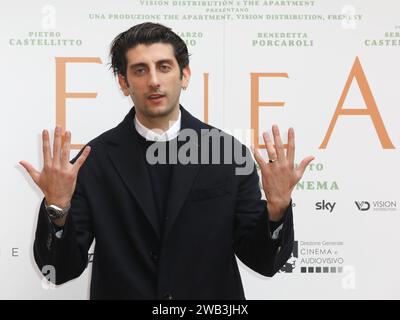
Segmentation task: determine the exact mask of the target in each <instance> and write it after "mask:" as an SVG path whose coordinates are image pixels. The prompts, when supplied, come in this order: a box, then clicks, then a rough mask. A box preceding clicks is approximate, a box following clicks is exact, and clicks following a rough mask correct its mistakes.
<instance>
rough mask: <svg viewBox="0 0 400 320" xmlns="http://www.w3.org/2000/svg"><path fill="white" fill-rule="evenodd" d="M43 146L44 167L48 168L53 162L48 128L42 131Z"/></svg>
mask: <svg viewBox="0 0 400 320" xmlns="http://www.w3.org/2000/svg"><path fill="white" fill-rule="evenodd" d="M42 147H43V161H44V167H46V168H48V167H49V166H50V164H51V150H50V137H49V132H48V131H47V130H43V132H42Z"/></svg>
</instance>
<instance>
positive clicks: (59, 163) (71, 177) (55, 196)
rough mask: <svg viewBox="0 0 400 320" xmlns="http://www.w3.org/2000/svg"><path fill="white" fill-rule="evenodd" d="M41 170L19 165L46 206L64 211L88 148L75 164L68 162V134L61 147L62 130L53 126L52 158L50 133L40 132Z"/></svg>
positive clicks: (69, 134)
mask: <svg viewBox="0 0 400 320" xmlns="http://www.w3.org/2000/svg"><path fill="white" fill-rule="evenodd" d="M42 140H43V159H44V164H43V169H42V171H41V172H39V171H38V170H36V169H35V168H34V167H33V166H32V165H31V164H30V163H29V162H27V161H20V162H19V163H20V164H21V165H22V166H23V167H24V168H25V169H26V171H27V172H28V173H29V175H30V176H31V178H32V180H33V181H34V182H35V183H36V184H37V185H38V187H39V188H40V189H41V190H42V192H43V194H44V196H45V198H46V202H47V204H49V205H50V204H54V205H56V206H58V207H60V208H66V207H67V206H68V205H69V203H70V201H71V199H72V194H73V193H74V190H75V186H76V180H77V176H78V171H79V169H80V167H81V166H82V164H83V163H84V162H85V160H86V159H87V157H88V155H89V152H90V146H86V147H85V149H84V150H83V152H82V153H81V155H80V156H79V158H78V159H77V160H76V162H75V163H74V164H71V163H70V162H69V157H70V145H71V133H70V132H69V131H66V132H65V141H64V145H63V146H61V127H60V126H56V129H55V131H54V145H53V156H52V154H51V148H50V139H49V133H48V131H47V130H43V133H42Z"/></svg>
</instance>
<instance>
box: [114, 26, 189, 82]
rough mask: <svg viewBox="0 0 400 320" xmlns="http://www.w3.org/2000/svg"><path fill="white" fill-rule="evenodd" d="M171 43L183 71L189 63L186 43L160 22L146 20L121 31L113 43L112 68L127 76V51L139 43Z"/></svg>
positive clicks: (115, 73) (116, 72) (115, 72)
mask: <svg viewBox="0 0 400 320" xmlns="http://www.w3.org/2000/svg"><path fill="white" fill-rule="evenodd" d="M159 42H161V43H169V44H171V45H172V47H173V48H174V54H175V59H176V60H177V62H178V64H179V69H180V71H181V77H182V70H183V68H185V67H186V66H187V65H189V53H188V49H187V46H186V43H185V42H184V41H183V40H182V38H181V37H179V36H178V35H177V34H176V33H175V32H173V31H172V30H171V28H168V27H166V26H163V25H162V24H159V23H152V22H145V23H141V24H137V25H135V26H133V27H132V28H130V29H128V30H126V31H124V32H122V33H120V34H119V35H118V36H116V37H115V39H114V40H113V42H112V43H111V49H110V56H111V68H112V70H113V72H114V75H118V74H120V75H122V76H123V77H126V68H127V61H126V52H127V51H128V50H129V49H131V48H134V47H136V46H137V45H138V44H146V45H149V44H153V43H159Z"/></svg>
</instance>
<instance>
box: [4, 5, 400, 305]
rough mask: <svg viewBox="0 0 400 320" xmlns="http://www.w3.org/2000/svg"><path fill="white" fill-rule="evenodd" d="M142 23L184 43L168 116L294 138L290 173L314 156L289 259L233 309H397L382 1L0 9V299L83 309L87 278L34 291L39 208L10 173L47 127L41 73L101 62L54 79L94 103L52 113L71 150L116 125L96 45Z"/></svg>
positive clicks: (116, 104) (29, 185) (71, 104)
mask: <svg viewBox="0 0 400 320" xmlns="http://www.w3.org/2000/svg"><path fill="white" fill-rule="evenodd" d="M145 21H154V22H160V23H163V24H166V25H168V26H170V27H172V28H173V30H174V31H176V32H177V33H178V34H180V35H181V36H182V37H183V38H184V39H185V40H186V41H187V44H188V47H189V51H190V53H191V54H192V55H191V62H190V65H191V68H192V79H191V83H190V86H189V89H188V90H187V91H186V92H184V93H183V94H182V104H183V105H184V106H185V107H186V108H187V109H188V110H189V111H190V112H191V113H192V114H194V115H195V116H197V117H198V118H200V119H202V120H204V112H205V111H204V110H205V106H206V105H207V106H208V122H209V123H210V124H212V125H214V126H217V127H219V128H223V129H227V130H236V129H245V130H248V129H251V128H252V129H255V128H254V123H255V119H256V117H255V115H257V114H258V121H257V123H258V125H259V129H260V130H268V129H269V128H270V127H271V125H272V124H273V123H277V124H279V126H280V127H281V129H282V130H287V129H288V128H289V127H290V126H293V127H294V128H295V130H296V139H297V140H296V142H297V149H296V152H297V155H296V160H297V161H300V160H301V159H302V158H303V157H305V156H307V155H310V154H312V155H315V156H316V159H315V160H314V162H313V165H312V166H310V167H309V168H308V169H307V171H306V173H305V175H304V178H303V181H302V183H301V184H299V185H298V186H297V188H296V189H295V191H294V194H293V201H294V203H295V208H294V214H295V218H294V219H295V234H296V250H294V253H293V257H292V258H291V259H290V261H289V264H287V265H286V266H285V268H284V270H283V272H281V273H278V274H277V275H275V276H274V277H273V278H272V279H268V278H264V277H262V276H259V275H257V274H255V273H254V272H252V271H251V270H249V269H248V268H247V267H245V266H243V265H242V264H240V271H241V274H242V278H243V284H244V287H245V293H246V297H247V298H248V299H342V298H343V299H387V298H389V299H394V298H396V299H398V298H400V290H399V289H400V276H399V273H398V272H397V271H396V270H397V268H396V267H395V266H397V265H398V264H399V263H400V258H399V255H398V250H399V249H398V244H399V242H400V233H399V232H398V227H399V223H400V208H399V206H400V202H399V201H400V198H399V188H398V180H399V178H400V174H399V169H398V164H399V160H400V157H399V151H398V148H399V146H400V138H399V136H400V126H399V115H400V112H399V101H400V90H399V87H398V84H399V79H398V78H399V74H400V63H399V50H400V3H399V1H397V0H382V1H373V0H346V1H342V0H335V1H328V0H315V1H243V0H235V1H171V0H168V1H133V0H129V1H128V0H118V1H105V0H103V1H94V0H88V1H66V0H58V1H55V0H54V1H51V0H47V1H43V0H36V1H28V0H24V1H22V0H13V1H11V0H7V1H2V2H1V4H0V34H1V42H0V46H1V59H0V64H1V65H0V66H1V74H0V79H1V88H2V94H1V96H2V99H1V109H0V110H1V111H0V112H1V116H0V136H1V140H0V143H1V145H0V147H1V150H2V157H1V160H0V164H1V168H2V169H3V170H2V179H0V190H1V201H0V298H1V299H87V298H88V284H89V278H90V267H89V270H87V271H86V272H85V273H84V274H83V275H82V276H81V277H80V278H79V279H75V280H73V281H70V282H69V283H67V284H64V285H62V286H58V287H56V288H55V287H53V286H49V285H47V284H45V283H44V282H42V281H41V277H40V273H39V271H38V269H37V267H36V265H35V263H34V260H33V255H32V245H33V238H34V231H35V227H36V220H37V212H38V207H39V203H40V201H41V198H42V194H41V192H40V190H39V189H38V188H37V187H36V186H35V185H34V183H33V182H31V181H30V178H29V176H28V175H27V174H26V173H25V172H24V170H23V169H22V167H20V166H19V165H18V161H19V160H23V159H25V160H28V161H30V162H31V163H33V164H34V165H35V166H36V167H37V168H38V167H39V168H41V166H42V155H41V138H40V134H41V131H42V130H43V129H44V128H47V129H51V131H52V132H53V129H54V127H55V125H56V123H57V122H58V123H60V124H63V123H61V122H60V120H59V119H58V120H57V118H56V115H57V113H59V112H61V111H62V101H63V100H62V95H63V90H60V89H59V90H57V87H56V83H57V81H56V80H57V79H58V81H60V80H61V79H62V75H61V73H60V72H59V70H58V71H57V68H56V59H58V61H60V59H61V58H72V57H76V58H80V59H86V58H91V59H97V60H98V59H100V60H101V63H90V62H86V63H77V62H75V63H68V64H67V66H66V73H65V78H66V92H81V93H82V92H83V93H97V95H96V96H95V97H94V96H93V97H92V98H87V97H85V96H82V97H80V98H79V97H78V98H67V99H66V102H65V104H66V109H65V110H66V117H65V121H66V122H65V126H66V128H67V129H68V130H71V131H72V139H73V143H75V144H84V143H85V142H87V141H89V140H91V139H92V138H94V137H95V136H97V135H99V134H100V133H102V132H103V131H105V130H107V129H109V128H111V127H114V126H115V125H117V124H118V123H119V122H120V121H121V120H122V118H123V117H124V115H125V114H126V113H127V112H128V110H129V109H130V107H131V102H130V101H129V100H128V99H126V98H125V97H124V96H123V95H122V94H121V92H120V90H119V88H118V86H117V82H116V80H115V79H114V78H113V76H112V74H111V72H110V70H109V57H108V50H109V45H110V43H111V41H112V39H113V38H114V37H115V36H116V35H117V34H118V33H120V32H122V31H124V30H126V29H128V28H129V27H131V26H132V25H134V24H137V23H141V22H145ZM357 61H359V63H358V62H357ZM60 66H61V65H60ZM353 66H355V69H354V73H351V71H352V68H353ZM357 68H358V69H357ZM57 72H58V74H57ZM206 74H208V87H205V86H204V79H205V77H206ZM262 74H263V75H262ZM271 74H275V76H271ZM252 75H253V76H252ZM363 75H364V76H365V77H363ZM252 77H253V80H254V79H257V77H258V83H259V87H258V90H256V89H257V88H256V87H255V84H256V83H255V82H254V81H253V82H252ZM347 81H349V83H348V85H349V90H348V92H347V90H346V89H345V88H346V82H347ZM366 83H367V85H366ZM205 92H206V93H207V94H206V95H205V94H204V93H205ZM205 96H207V97H208V99H205ZM257 96H258V97H257ZM341 96H343V97H342V98H343V99H342V100H343V101H341V100H340V98H341ZM57 98H58V99H59V100H57ZM57 101H58V102H57ZM60 101H61V102H60ZM263 102H281V107H274V106H260V104H262V103H263ZM252 106H253V118H252ZM375 107H376V108H375ZM346 109H357V110H360V109H363V110H364V112H365V114H364V115H362V114H361V113H362V112H361V111H357V110H356V111H351V110H347V111H346ZM335 112H339V113H340V114H339V116H338V118H337V121H336V122H334V123H333V124H332V125H333V129H332V130H330V129H329V128H330V124H331V122H332V121H333V119H334V115H335ZM252 119H253V122H252ZM379 119H381V120H379ZM252 123H253V125H252ZM326 136H329V140H328V141H327V144H326V146H323V141H324V138H325V137H326ZM385 136H386V140H384V137H385ZM238 138H240V139H242V138H243V137H241V136H238ZM260 142H261V140H260ZM389 267H390V268H389Z"/></svg>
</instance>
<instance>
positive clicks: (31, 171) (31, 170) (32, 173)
mask: <svg viewBox="0 0 400 320" xmlns="http://www.w3.org/2000/svg"><path fill="white" fill-rule="evenodd" d="M19 164H20V165H21V166H23V167H24V168H25V170H26V171H27V172H28V173H29V175H30V176H31V178H32V180H33V181H34V182H35V183H36V184H37V183H38V179H39V176H40V172H39V171H37V170H36V169H35V168H34V167H33V166H32V165H31V164H30V163H29V162H26V161H20V162H19Z"/></svg>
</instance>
